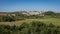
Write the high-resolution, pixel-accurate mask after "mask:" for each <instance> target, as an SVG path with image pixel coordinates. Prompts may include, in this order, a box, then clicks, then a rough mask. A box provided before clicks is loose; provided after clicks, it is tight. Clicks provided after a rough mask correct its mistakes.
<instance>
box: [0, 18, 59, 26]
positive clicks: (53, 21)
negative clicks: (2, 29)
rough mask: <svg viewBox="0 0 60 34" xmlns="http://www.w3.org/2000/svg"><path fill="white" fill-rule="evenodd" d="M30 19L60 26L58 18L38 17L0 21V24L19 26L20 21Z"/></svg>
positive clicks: (24, 21)
mask: <svg viewBox="0 0 60 34" xmlns="http://www.w3.org/2000/svg"><path fill="white" fill-rule="evenodd" d="M32 21H40V22H43V23H46V24H49V23H52V24H54V25H56V26H60V19H58V18H41V19H40V18H39V19H25V20H19V21H14V22H0V25H2V24H4V25H17V26H19V25H20V24H22V23H30V22H32Z"/></svg>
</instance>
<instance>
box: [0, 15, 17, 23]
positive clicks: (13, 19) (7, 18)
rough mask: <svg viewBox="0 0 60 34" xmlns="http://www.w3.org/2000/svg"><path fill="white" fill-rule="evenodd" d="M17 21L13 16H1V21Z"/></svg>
mask: <svg viewBox="0 0 60 34" xmlns="http://www.w3.org/2000/svg"><path fill="white" fill-rule="evenodd" d="M11 21H16V18H15V17H13V16H0V22H11Z"/></svg>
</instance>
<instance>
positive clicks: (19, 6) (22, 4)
mask: <svg viewBox="0 0 60 34" xmlns="http://www.w3.org/2000/svg"><path fill="white" fill-rule="evenodd" d="M24 10H26V11H48V10H52V11H55V12H59V11H60V0H0V12H1V11H3V12H4V11H6V12H9V11H24Z"/></svg>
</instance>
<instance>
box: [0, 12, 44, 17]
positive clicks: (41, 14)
mask: <svg viewBox="0 0 60 34" xmlns="http://www.w3.org/2000/svg"><path fill="white" fill-rule="evenodd" d="M16 13H17V14H18V13H21V14H24V15H27V16H30V15H39V16H44V14H43V13H44V12H41V11H40V12H38V11H28V12H26V11H22V12H11V13H6V12H4V13H3V12H0V15H8V16H10V15H12V16H15V15H16Z"/></svg>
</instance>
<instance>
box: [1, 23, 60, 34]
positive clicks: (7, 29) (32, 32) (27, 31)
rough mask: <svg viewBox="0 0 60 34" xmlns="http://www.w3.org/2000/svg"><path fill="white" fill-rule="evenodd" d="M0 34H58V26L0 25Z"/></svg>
mask: <svg viewBox="0 0 60 34" xmlns="http://www.w3.org/2000/svg"><path fill="white" fill-rule="evenodd" d="M0 34H60V26H55V25H53V24H52V23H50V24H49V25H47V24H44V23H42V22H31V23H29V24H28V23H23V24H21V25H20V26H16V25H14V26H9V25H0Z"/></svg>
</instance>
